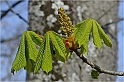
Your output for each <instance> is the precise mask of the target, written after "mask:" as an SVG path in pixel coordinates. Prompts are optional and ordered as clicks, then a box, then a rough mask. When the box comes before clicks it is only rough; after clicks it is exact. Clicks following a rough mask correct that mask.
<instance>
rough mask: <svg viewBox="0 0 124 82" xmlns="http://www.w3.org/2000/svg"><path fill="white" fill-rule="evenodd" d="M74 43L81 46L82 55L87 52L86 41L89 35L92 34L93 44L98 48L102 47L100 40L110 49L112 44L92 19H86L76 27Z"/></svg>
mask: <svg viewBox="0 0 124 82" xmlns="http://www.w3.org/2000/svg"><path fill="white" fill-rule="evenodd" d="M75 27H76V31H75V32H76V36H75V42H78V44H79V47H80V46H81V49H82V50H81V53H82V54H84V53H86V52H87V51H88V46H87V45H88V41H89V36H90V33H91V32H92V36H93V42H94V44H95V45H96V46H97V47H98V48H101V47H102V40H103V41H104V42H105V44H106V45H107V46H108V47H112V42H111V40H110V39H109V37H108V36H107V35H106V34H105V32H104V31H103V30H102V28H101V26H100V25H99V24H98V23H97V22H96V21H95V20H94V19H92V18H89V19H86V20H84V21H82V22H80V23H78V24H77V25H76V26H75Z"/></svg>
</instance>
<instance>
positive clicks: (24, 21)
mask: <svg viewBox="0 0 124 82" xmlns="http://www.w3.org/2000/svg"><path fill="white" fill-rule="evenodd" d="M6 3H7V5H8V6H9V8H10V11H12V12H13V13H14V14H15V15H17V16H18V17H19V18H20V19H22V20H23V21H24V22H26V23H27V24H28V21H26V20H25V19H24V18H23V17H22V16H21V15H19V14H18V13H16V12H15V11H14V10H13V9H12V7H11V6H10V5H9V3H8V1H6Z"/></svg>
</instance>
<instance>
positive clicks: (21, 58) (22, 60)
mask: <svg viewBox="0 0 124 82" xmlns="http://www.w3.org/2000/svg"><path fill="white" fill-rule="evenodd" d="M25 66H26V57H25V34H24V33H23V34H22V38H21V41H20V45H19V48H18V51H17V54H16V57H15V60H14V62H13V63H12V68H11V72H12V73H14V71H18V70H19V69H21V68H23V67H25Z"/></svg>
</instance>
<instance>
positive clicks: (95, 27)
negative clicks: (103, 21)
mask: <svg viewBox="0 0 124 82" xmlns="http://www.w3.org/2000/svg"><path fill="white" fill-rule="evenodd" d="M92 26H93V28H92V35H93V42H94V44H95V45H96V46H97V47H98V48H99V49H100V48H101V47H102V39H101V37H100V34H99V30H98V28H101V27H99V26H98V25H97V23H96V21H95V20H93V21H92Z"/></svg>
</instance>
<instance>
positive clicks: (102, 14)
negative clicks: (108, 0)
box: [97, 3, 118, 21]
mask: <svg viewBox="0 0 124 82" xmlns="http://www.w3.org/2000/svg"><path fill="white" fill-rule="evenodd" d="M117 4H118V3H115V4H114V5H112V6H111V7H110V8H109V9H108V10H107V11H105V13H103V14H102V15H101V16H100V17H99V18H97V21H99V20H100V19H101V18H102V17H103V16H105V15H106V14H107V13H108V12H109V11H110V10H111V9H112V8H114V7H115V5H117Z"/></svg>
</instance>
